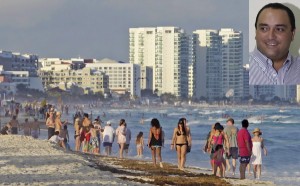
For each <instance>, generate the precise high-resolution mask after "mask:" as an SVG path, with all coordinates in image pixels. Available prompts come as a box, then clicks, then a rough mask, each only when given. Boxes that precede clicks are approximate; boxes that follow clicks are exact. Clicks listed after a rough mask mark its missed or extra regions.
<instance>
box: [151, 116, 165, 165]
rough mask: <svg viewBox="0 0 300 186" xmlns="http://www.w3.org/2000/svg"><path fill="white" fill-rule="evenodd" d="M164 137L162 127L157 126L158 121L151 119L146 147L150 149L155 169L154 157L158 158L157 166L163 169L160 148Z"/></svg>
mask: <svg viewBox="0 0 300 186" xmlns="http://www.w3.org/2000/svg"><path fill="white" fill-rule="evenodd" d="M163 141H164V135H163V131H162V127H161V126H160V124H159V121H158V119H156V118H153V119H152V120H151V128H150V130H149V137H148V147H149V148H151V153H152V161H153V164H154V166H155V167H156V156H158V160H159V166H160V167H161V168H163V164H162V157H161V147H162V146H163Z"/></svg>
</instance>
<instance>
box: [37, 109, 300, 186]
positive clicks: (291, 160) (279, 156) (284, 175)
mask: <svg viewBox="0 0 300 186" xmlns="http://www.w3.org/2000/svg"><path fill="white" fill-rule="evenodd" d="M84 111H85V112H87V113H89V114H91V113H92V117H93V118H96V117H97V116H100V118H101V120H102V121H103V122H104V123H106V121H108V120H109V121H111V122H112V126H113V127H114V128H115V129H116V128H117V126H118V123H119V120H120V119H122V118H123V119H125V120H126V123H127V126H128V127H129V128H130V130H131V133H132V139H131V144H130V147H129V153H128V156H129V157H131V158H134V157H135V156H136V147H135V139H136V136H137V134H138V133H139V132H140V131H142V132H143V133H144V140H145V144H147V141H148V135H149V128H150V121H151V119H152V118H157V119H158V120H159V121H160V124H161V126H162V127H163V130H164V132H165V146H164V148H162V159H163V161H164V162H169V163H173V164H177V155H176V152H175V151H174V150H173V151H171V149H170V143H171V138H172V134H173V129H174V128H175V127H177V122H178V120H179V118H181V117H185V118H187V120H188V126H189V127H190V129H191V133H192V150H191V152H190V153H188V154H187V161H186V166H190V167H193V168H196V169H200V168H201V169H204V170H205V169H206V170H208V169H210V164H209V155H208V154H205V153H203V151H202V148H203V146H204V143H205V140H206V136H207V133H208V132H209V130H210V128H211V125H212V124H214V123H215V122H220V123H221V124H222V125H223V126H224V127H225V126H226V117H229V116H230V117H232V118H234V120H235V126H237V127H238V128H241V121H242V120H243V119H248V120H249V123H250V126H249V128H248V130H249V131H250V132H251V135H252V131H253V129H254V128H256V127H258V128H260V129H261V131H262V133H263V134H262V137H263V138H264V140H265V146H266V148H267V150H268V156H264V157H263V164H262V176H261V180H268V181H273V182H274V183H275V184H276V185H300V156H299V154H300V143H299V141H300V135H299V130H300V125H299V121H300V108H299V107H296V106H293V107H275V106H237V105H236V106H227V107H226V106H222V107H217V106H214V107H212V106H211V107H155V108H154V107H149V108H148V107H142V108H140V107H138V108H133V109H122V108H93V109H85V110H84ZM104 113H105V115H104ZM73 114H74V111H73V112H72V110H71V112H70V114H69V115H63V116H62V120H64V119H68V120H69V121H73V120H72V115H73ZM142 117H143V118H144V124H142V123H141V122H140V120H141V118H142ZM102 126H104V125H103V124H102ZM68 129H69V133H70V146H71V148H74V138H73V136H74V129H73V126H72V125H69V127H68ZM41 137H42V138H43V137H45V136H41ZM103 151H104V148H103V146H102V144H101V154H104V152H103ZM113 155H114V156H118V145H117V144H116V143H114V144H113ZM143 159H146V160H149V161H151V152H150V149H149V148H147V147H146V146H145V150H144V157H143ZM238 166H239V163H238V165H237V170H236V175H235V177H236V178H238V177H239V171H238ZM251 171H252V170H251ZM227 176H231V172H230V173H227ZM246 178H247V179H254V178H253V175H251V176H250V175H248V174H246Z"/></svg>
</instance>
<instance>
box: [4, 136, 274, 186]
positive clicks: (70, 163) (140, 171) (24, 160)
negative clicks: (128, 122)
mask: <svg viewBox="0 0 300 186" xmlns="http://www.w3.org/2000/svg"><path fill="white" fill-rule="evenodd" d="M0 140H1V143H0V157H1V160H0V167H1V169H0V178H1V182H2V183H0V185H26V184H27V185H53V184H71V185H99V184H100V185H102V184H103V185H145V184H150V185H153V184H154V185H165V184H168V185H197V184H198V185H199V184H201V185H212V184H213V185H274V184H273V183H272V182H266V181H254V180H239V179H232V178H226V179H221V178H218V177H215V176H212V175H208V174H203V173H195V172H194V171H191V170H190V169H189V168H187V169H186V171H180V170H178V169H177V166H175V165H172V164H169V163H164V168H162V169H161V168H154V166H153V165H152V162H151V161H144V160H139V159H133V158H126V159H119V158H116V157H107V156H103V155H93V154H84V153H81V152H73V151H65V150H63V149H61V148H59V147H57V146H56V145H52V144H50V143H49V142H48V141H47V140H41V139H37V140H36V139H33V138H31V137H25V136H20V135H0Z"/></svg>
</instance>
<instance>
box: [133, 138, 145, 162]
mask: <svg viewBox="0 0 300 186" xmlns="http://www.w3.org/2000/svg"><path fill="white" fill-rule="evenodd" d="M135 144H136V151H137V156H138V157H142V156H143V150H144V138H143V132H139V134H138V135H137V137H136V140H135Z"/></svg>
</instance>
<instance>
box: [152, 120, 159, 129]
mask: <svg viewBox="0 0 300 186" xmlns="http://www.w3.org/2000/svg"><path fill="white" fill-rule="evenodd" d="M151 126H152V127H155V128H157V129H158V128H160V124H159V121H158V119H156V118H153V119H152V120H151Z"/></svg>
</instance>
